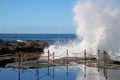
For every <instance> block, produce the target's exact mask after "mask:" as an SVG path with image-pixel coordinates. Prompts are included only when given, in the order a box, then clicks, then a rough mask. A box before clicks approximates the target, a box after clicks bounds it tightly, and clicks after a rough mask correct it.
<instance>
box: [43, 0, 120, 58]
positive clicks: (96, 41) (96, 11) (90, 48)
mask: <svg viewBox="0 0 120 80" xmlns="http://www.w3.org/2000/svg"><path fill="white" fill-rule="evenodd" d="M105 2H109V3H107V4H105ZM113 2H114V0H77V2H76V4H75V6H74V8H73V12H74V14H75V16H74V20H75V22H76V24H77V30H76V31H77V32H76V35H77V36H78V39H77V40H74V41H69V42H68V43H66V44H64V45H63V44H62V45H60V44H55V45H51V46H50V47H49V48H48V49H49V50H50V52H51V53H52V52H55V53H56V54H57V55H60V54H62V53H63V52H65V51H66V50H67V49H68V50H71V51H73V52H75V53H78V52H80V51H83V50H84V49H86V50H87V54H91V55H95V54H96V53H97V51H98V49H100V50H102V51H103V50H106V51H107V52H108V53H109V54H110V55H111V57H112V59H116V58H117V57H118V56H120V36H119V34H120V32H119V29H120V23H119V21H120V8H119V7H117V8H116V7H114V6H113V4H112V3H113ZM101 4H102V6H101ZM81 37H82V41H81ZM48 49H45V51H46V50H48ZM81 56H83V55H82V54H81ZM118 60H120V59H119V57H118Z"/></svg>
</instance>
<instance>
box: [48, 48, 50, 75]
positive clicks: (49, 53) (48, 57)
mask: <svg viewBox="0 0 120 80" xmlns="http://www.w3.org/2000/svg"><path fill="white" fill-rule="evenodd" d="M49 61H50V52H49V50H48V75H49V64H50V62H49Z"/></svg>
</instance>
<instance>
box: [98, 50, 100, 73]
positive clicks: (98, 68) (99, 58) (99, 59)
mask: <svg viewBox="0 0 120 80" xmlns="http://www.w3.org/2000/svg"><path fill="white" fill-rule="evenodd" d="M99 62H100V50H99V49H98V62H97V66H98V72H99V71H100V70H99Z"/></svg>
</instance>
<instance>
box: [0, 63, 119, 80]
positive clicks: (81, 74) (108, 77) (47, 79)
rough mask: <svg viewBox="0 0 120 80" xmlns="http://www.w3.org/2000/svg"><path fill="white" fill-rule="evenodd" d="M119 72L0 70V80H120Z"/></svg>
mask: <svg viewBox="0 0 120 80" xmlns="http://www.w3.org/2000/svg"><path fill="white" fill-rule="evenodd" d="M119 74H120V70H112V69H98V68H95V67H85V66H84V65H78V66H56V67H46V68H32V69H19V68H0V80H120V77H119Z"/></svg>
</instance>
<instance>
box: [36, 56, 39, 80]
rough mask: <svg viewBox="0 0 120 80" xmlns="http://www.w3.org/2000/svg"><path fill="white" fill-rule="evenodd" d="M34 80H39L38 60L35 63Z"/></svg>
mask: <svg viewBox="0 0 120 80" xmlns="http://www.w3.org/2000/svg"><path fill="white" fill-rule="evenodd" d="M36 78H37V80H39V58H37V61H36Z"/></svg>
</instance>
